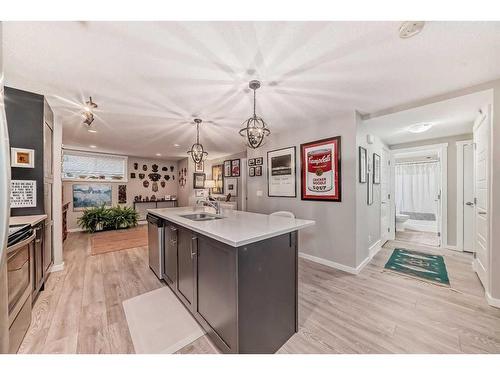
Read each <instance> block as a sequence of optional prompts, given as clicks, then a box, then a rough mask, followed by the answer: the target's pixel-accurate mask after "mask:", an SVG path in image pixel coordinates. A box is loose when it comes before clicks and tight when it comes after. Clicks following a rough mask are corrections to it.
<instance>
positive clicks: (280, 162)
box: [255, 146, 297, 198]
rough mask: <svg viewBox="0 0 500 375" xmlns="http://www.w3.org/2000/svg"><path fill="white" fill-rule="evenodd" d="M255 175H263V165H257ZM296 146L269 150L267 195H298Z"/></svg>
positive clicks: (292, 196)
mask: <svg viewBox="0 0 500 375" xmlns="http://www.w3.org/2000/svg"><path fill="white" fill-rule="evenodd" d="M255 175H256V176H262V165H259V166H256V167H255ZM295 175H296V170H295V146H292V147H287V148H281V149H279V150H273V151H268V152H267V195H268V196H269V197H288V198H295V197H296V196H297V186H296V184H297V182H296V178H295Z"/></svg>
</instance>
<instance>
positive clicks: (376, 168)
mask: <svg viewBox="0 0 500 375" xmlns="http://www.w3.org/2000/svg"><path fill="white" fill-rule="evenodd" d="M373 183H374V184H376V185H378V184H380V155H379V154H375V153H374V154H373Z"/></svg>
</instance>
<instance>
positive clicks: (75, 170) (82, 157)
mask: <svg viewBox="0 0 500 375" xmlns="http://www.w3.org/2000/svg"><path fill="white" fill-rule="evenodd" d="M62 175H63V179H65V180H91V181H103V180H108V181H109V180H114V181H124V180H126V179H127V157H126V156H117V155H108V154H98V153H93V152H81V151H72V150H64V152H63V165H62Z"/></svg>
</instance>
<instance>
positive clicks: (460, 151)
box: [449, 139, 474, 251]
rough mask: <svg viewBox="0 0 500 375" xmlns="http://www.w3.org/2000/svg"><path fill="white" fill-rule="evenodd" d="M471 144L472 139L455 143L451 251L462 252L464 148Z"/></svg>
mask: <svg viewBox="0 0 500 375" xmlns="http://www.w3.org/2000/svg"><path fill="white" fill-rule="evenodd" d="M473 143H474V141H473V140H472V139H468V140H465V141H457V142H455V144H456V147H457V246H456V249H455V248H453V246H450V247H449V248H450V249H452V250H458V251H464V211H463V204H464V202H463V200H464V146H466V145H472V144H473ZM473 230H474V229H473Z"/></svg>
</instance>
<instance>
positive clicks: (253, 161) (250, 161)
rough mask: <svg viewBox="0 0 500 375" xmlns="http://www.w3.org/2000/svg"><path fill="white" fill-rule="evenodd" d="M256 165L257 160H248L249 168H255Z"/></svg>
mask: <svg viewBox="0 0 500 375" xmlns="http://www.w3.org/2000/svg"><path fill="white" fill-rule="evenodd" d="M254 165H255V159H248V166H249V167H253V166H254Z"/></svg>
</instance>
